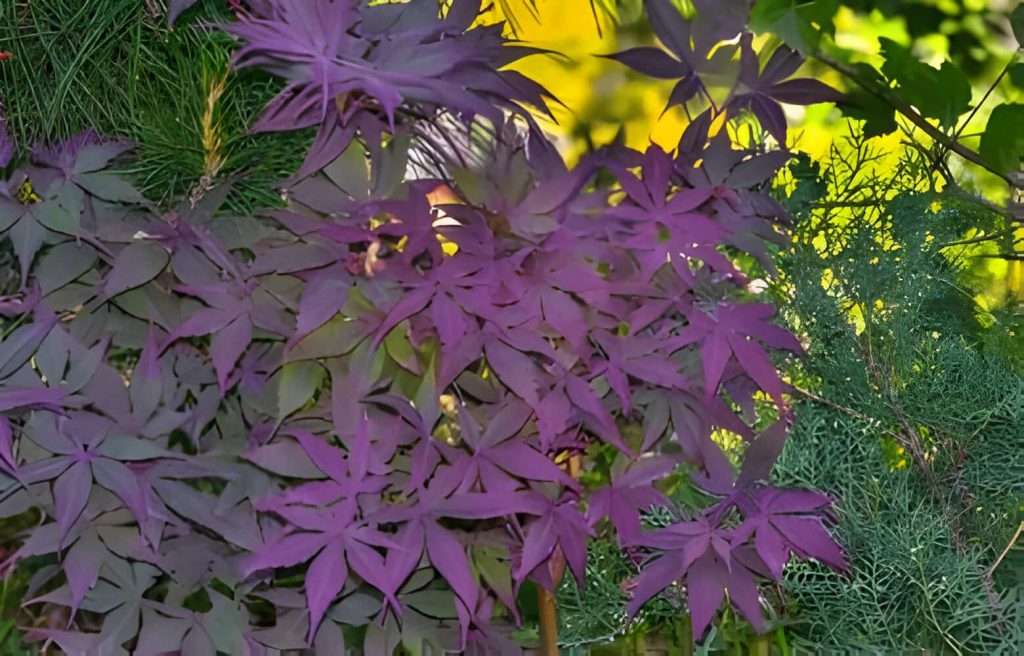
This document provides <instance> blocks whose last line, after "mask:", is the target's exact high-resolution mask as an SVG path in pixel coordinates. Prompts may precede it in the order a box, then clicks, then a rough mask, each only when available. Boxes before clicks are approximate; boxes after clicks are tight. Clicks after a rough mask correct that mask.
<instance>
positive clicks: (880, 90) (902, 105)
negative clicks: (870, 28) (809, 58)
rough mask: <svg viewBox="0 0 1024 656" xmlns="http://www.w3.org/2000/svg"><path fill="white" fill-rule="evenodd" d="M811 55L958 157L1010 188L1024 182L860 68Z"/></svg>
mask: <svg viewBox="0 0 1024 656" xmlns="http://www.w3.org/2000/svg"><path fill="white" fill-rule="evenodd" d="M814 57H815V59H817V60H818V61H820V62H822V63H823V64H825V65H826V66H828V67H830V68H832V69H834V70H835V71H837V72H839V73H841V74H843V75H845V76H846V77H848V78H850V79H851V80H853V81H854V82H856V83H857V85H858V86H860V87H861V88H863V89H864V90H865V91H867V92H868V93H870V94H871V95H873V96H875V97H876V98H878V99H880V100H882V101H883V102H886V103H888V104H889V105H892V107H893V108H894V109H895V110H896V111H897V112H899V113H900V114H902V115H903V116H905V117H906V118H907V119H908V120H909V121H910V122H911V123H913V124H914V125H916V126H917V127H919V128H920V129H921V130H922V131H924V133H925V134H927V135H928V136H929V137H931V138H932V139H934V140H935V141H936V142H938V143H940V144H942V145H943V146H945V147H946V149H947V150H951V151H953V152H954V153H956V154H957V155H960V156H961V157H963V158H964V159H966V160H967V161H969V162H972V163H974V164H977V165H978V166H980V167H982V168H983V169H985V170H986V171H989V172H990V173H993V174H995V175H997V176H999V177H1000V178H1001V179H1002V180H1004V181H1005V182H1006V184H1008V185H1010V187H1012V188H1015V189H1022V188H1024V182H1021V181H1019V180H1016V179H1014V178H1013V177H1011V176H1009V175H1007V174H1006V173H1005V172H1003V171H1000V170H999V169H997V168H996V167H994V166H992V165H991V164H989V163H988V162H986V161H985V160H984V159H982V158H981V156H980V155H979V154H978V153H976V152H974V151H973V150H971V149H970V148H968V147H966V146H964V145H963V144H962V143H960V142H959V141H957V140H956V139H955V138H953V137H950V136H949V135H948V134H946V133H945V132H943V131H942V130H940V129H938V128H937V127H935V126H934V125H932V124H931V123H929V122H928V121H927V119H925V118H924V117H923V116H921V115H920V114H919V113H917V111H915V110H914V108H913V107H911V106H910V105H909V104H907V102H906V101H904V100H903V99H902V98H900V97H899V96H898V95H896V94H895V93H893V92H892V91H890V90H889V89H887V88H884V87H882V86H881V85H879V84H877V83H875V82H874V81H873V80H868V79H865V77H864V76H863V75H862V74H861V72H860V71H858V70H857V69H856V68H854V67H853V66H850V65H849V64H846V63H845V62H841V61H838V60H836V59H832V58H831V57H829V56H828V55H826V54H824V53H815V55H814Z"/></svg>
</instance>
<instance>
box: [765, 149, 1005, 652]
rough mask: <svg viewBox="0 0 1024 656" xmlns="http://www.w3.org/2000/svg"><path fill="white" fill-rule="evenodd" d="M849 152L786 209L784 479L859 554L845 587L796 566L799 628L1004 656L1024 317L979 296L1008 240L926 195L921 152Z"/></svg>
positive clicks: (810, 635)
mask: <svg viewBox="0 0 1024 656" xmlns="http://www.w3.org/2000/svg"><path fill="white" fill-rule="evenodd" d="M848 146H852V148H849V147H847V148H843V149H842V152H840V150H839V148H837V150H836V153H835V154H836V156H835V157H833V158H832V159H831V162H830V164H829V165H827V166H826V167H824V168H823V169H822V170H820V171H815V170H813V169H812V168H811V167H809V166H807V165H806V163H804V165H803V166H802V167H801V166H798V167H796V168H795V169H794V175H795V178H796V180H797V182H796V186H795V189H792V190H791V193H790V195H789V196H788V198H787V201H788V202H789V204H790V206H791V209H792V210H793V211H794V214H795V216H796V220H797V221H796V244H795V246H794V247H793V248H792V249H791V251H790V252H789V253H788V254H787V255H786V257H785V260H784V264H783V270H784V271H785V272H786V274H787V275H786V278H787V280H786V282H785V283H784V284H783V287H784V289H781V290H779V291H780V293H781V294H784V295H785V296H786V297H787V298H790V299H791V300H792V303H791V304H790V305H789V306H788V307H789V308H790V320H791V322H792V324H793V325H794V326H795V327H796V328H797V329H798V330H799V331H800V332H802V333H803V335H804V337H805V339H806V341H807V343H808V344H809V349H808V357H807V358H806V360H804V362H803V364H802V365H801V366H800V367H799V369H798V370H796V371H794V372H793V373H792V381H793V387H794V389H795V391H796V393H795V397H796V398H801V397H802V399H803V400H802V401H801V402H800V403H799V405H798V407H797V412H796V416H797V418H798V419H797V423H796V426H795V427H794V431H793V438H792V439H791V440H790V442H789V443H788V444H787V446H786V448H785V450H784V452H783V454H782V457H781V459H780V461H779V465H778V467H777V469H776V476H778V478H779V480H780V482H782V483H784V484H786V485H810V486H815V487H818V488H821V489H825V490H828V491H829V492H831V493H833V494H834V495H836V496H837V498H839V499H840V504H839V515H840V526H841V527H842V532H843V536H844V538H845V544H846V546H847V548H848V549H849V551H850V554H851V557H852V568H851V574H850V577H851V578H844V577H839V576H834V575H832V574H830V573H828V572H826V571H825V570H824V569H823V568H820V567H818V566H814V565H811V566H799V567H795V568H793V569H791V570H790V571H789V574H788V579H787V592H788V593H789V595H790V599H789V603H790V604H791V605H790V607H789V608H787V611H788V613H787V615H788V616H789V617H791V618H794V621H795V624H794V626H793V627H792V631H793V632H794V633H796V634H797V635H798V636H799V637H800V639H802V640H803V641H804V642H806V643H808V644H811V645H814V646H815V647H816V648H830V647H832V648H834V647H844V648H854V647H863V648H871V649H908V648H918V649H932V650H936V651H937V652H938V653H985V654H989V653H1016V652H1015V649H1016V648H1017V647H1019V645H1020V644H1022V643H1021V639H1022V634H1021V632H1020V631H1021V623H1020V621H1021V604H1020V599H1019V593H1018V592H1017V589H1018V587H1019V584H1018V581H1019V576H1020V573H1021V570H1020V568H1019V566H1017V562H1018V560H1019V559H1018V558H1015V554H1013V553H1012V552H1011V553H1010V554H1009V556H1008V557H1006V558H1004V559H1002V560H999V558H1000V554H1001V553H1002V552H1003V550H1004V548H1005V547H1006V546H1007V544H1008V543H1009V542H1010V540H1011V538H1012V536H1013V534H1014V532H1015V529H1016V528H1017V527H1018V526H1019V525H1020V522H1021V519H1022V518H1024V517H1022V513H1021V508H1022V506H1021V502H1022V500H1024V451H1022V449H1021V437H1022V435H1024V433H1022V426H1024V381H1022V379H1021V376H1020V371H1019V370H1018V369H1015V368H1014V362H1013V358H1012V357H1011V356H1012V352H1011V351H1009V350H1008V349H1007V344H1009V343H1011V342H1012V339H1013V336H1014V335H1015V334H1017V333H1019V331H1020V325H1019V321H1015V319H1014V315H1013V313H1012V311H1010V310H1008V309H1007V308H1005V307H1004V308H997V309H994V310H993V309H991V308H986V307H984V305H983V304H980V303H979V302H978V300H977V293H978V288H980V286H981V283H982V282H983V280H982V279H981V278H980V277H979V274H978V271H979V263H983V262H984V261H985V257H984V256H985V255H986V253H987V252H989V251H990V250H992V249H995V248H997V247H998V246H999V244H998V242H999V241H1000V240H1004V239H1012V231H1007V228H1008V227H1009V226H1007V225H1006V224H1005V222H1004V219H1003V217H1002V216H1000V215H999V214H998V213H996V212H993V211H992V210H991V209H989V208H988V207H986V206H985V204H984V202H983V201H980V200H979V199H976V198H973V197H971V196H969V195H968V194H965V193H963V192H961V191H959V190H957V189H955V188H953V189H950V190H947V191H945V192H943V193H938V192H936V191H934V190H933V187H934V185H933V177H932V170H931V167H930V166H929V163H928V162H927V161H926V160H923V159H922V160H915V159H914V157H913V156H910V157H908V158H907V159H905V160H904V161H902V162H901V163H900V164H899V165H898V166H897V167H896V169H895V172H893V171H889V172H887V173H885V174H884V175H882V174H877V173H876V171H877V168H876V167H875V166H874V163H875V162H877V161H879V159H880V158H881V157H882V154H881V153H878V152H874V151H873V150H872V148H871V147H870V145H869V142H867V141H865V140H864V139H862V138H860V137H858V136H857V135H854V136H853V137H851V141H850V143H849V144H848ZM851 153H852V154H851ZM1003 246H1005V244H1003ZM1015 645H1016V647H1015Z"/></svg>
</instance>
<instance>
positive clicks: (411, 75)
mask: <svg viewBox="0 0 1024 656" xmlns="http://www.w3.org/2000/svg"><path fill="white" fill-rule="evenodd" d="M479 9H480V2H479V0H456V2H455V3H454V7H453V8H452V9H450V10H449V11H448V12H447V13H446V15H445V18H444V19H442V20H440V21H439V20H438V19H437V16H436V13H437V7H436V3H434V2H433V0H414V2H412V3H407V4H403V5H402V6H397V5H389V4H383V5H378V6H371V7H366V6H364V5H363V3H362V2H359V1H358V0H338V1H337V2H335V1H333V0H314V1H311V2H308V3H303V4H299V5H295V4H289V3H286V2H283V1H280V0H268V2H266V3H260V4H259V5H256V6H254V7H253V11H252V13H251V14H243V15H241V16H240V20H239V22H238V23H234V24H230V25H227V26H225V29H226V30H227V31H228V32H229V33H231V34H233V35H235V36H236V37H238V38H239V39H240V40H242V41H243V42H244V43H245V45H244V46H243V47H242V48H241V49H240V50H239V51H238V53H237V54H236V57H235V61H236V64H237V65H238V66H243V67H244V66H258V67H261V68H266V69H267V70H269V71H271V72H272V73H274V74H276V75H279V76H281V77H284V78H285V79H287V80H288V81H289V82H288V85H287V86H286V87H285V89H284V90H283V91H282V92H281V93H280V94H279V95H278V96H277V97H276V98H275V99H274V100H273V101H271V103H270V104H269V105H268V106H267V108H266V109H265V111H264V113H263V115H262V116H261V117H260V119H259V121H258V122H257V124H256V125H255V126H253V129H254V130H268V131H281V130H294V129H296V128H303V127H310V126H314V125H319V126H320V135H319V136H318V138H317V144H318V145H316V146H314V149H313V151H311V156H312V155H314V154H315V159H313V160H309V159H307V162H306V164H305V165H304V166H303V168H302V171H301V174H302V175H303V176H305V175H308V174H309V173H312V172H314V171H316V170H318V169H319V168H321V167H322V166H324V165H326V164H328V163H329V162H331V161H332V160H334V158H335V157H337V156H338V155H339V154H340V153H341V152H342V151H343V150H344V149H345V148H346V146H347V145H348V143H349V142H350V140H351V139H352V138H353V137H354V136H355V133H354V131H352V130H348V129H347V126H349V125H350V124H351V125H352V126H353V127H356V126H359V125H360V121H362V120H363V118H361V116H362V115H364V114H367V113H370V114H372V113H374V112H376V111H377V110H378V108H379V112H380V114H381V116H380V117H379V118H380V119H381V120H382V121H383V122H384V126H386V127H387V128H389V129H390V130H391V131H394V128H395V118H396V111H397V110H398V107H399V105H401V104H402V103H403V102H418V103H425V104H427V105H430V106H444V107H446V108H447V109H448V110H449V111H453V112H456V113H461V114H465V115H467V116H484V117H487V118H489V119H490V120H492V122H494V123H495V124H498V123H500V122H501V112H500V109H498V107H505V108H510V109H515V108H516V105H515V104H514V103H513V101H522V102H526V103H529V104H533V105H535V106H537V107H541V108H543V107H544V94H545V92H544V90H543V89H542V88H541V87H540V86H538V85H536V84H535V83H533V82H531V81H529V80H527V79H526V78H523V77H521V76H517V75H515V74H514V73H511V72H508V73H506V72H499V71H498V70H497V69H498V68H499V67H501V66H504V65H506V64H508V63H510V62H511V61H514V60H516V59H519V58H521V57H523V56H525V55H527V54H530V52H531V51H530V50H528V49H526V48H515V49H513V48H503V40H502V38H501V34H500V27H496V26H491V27H474V28H470V25H471V22H472V21H473V19H475V17H476V14H477V13H478V12H479ZM442 39H444V41H443V42H442ZM369 125H370V124H369V123H364V124H363V129H364V130H365V129H366V128H367V127H369ZM371 129H373V130H374V131H376V132H379V131H380V128H379V127H377V128H371ZM328 137H329V138H328Z"/></svg>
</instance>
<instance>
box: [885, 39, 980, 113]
mask: <svg viewBox="0 0 1024 656" xmlns="http://www.w3.org/2000/svg"><path fill="white" fill-rule="evenodd" d="M879 42H880V43H881V44H882V54H883V55H884V56H885V63H883V64H882V72H883V73H884V74H885V75H886V77H887V78H889V80H894V81H895V82H896V83H897V84H898V85H899V87H898V88H897V90H896V92H897V93H898V94H899V95H900V96H901V97H902V98H903V99H904V100H906V101H907V102H908V103H910V104H911V105H913V106H914V107H916V108H917V110H918V111H919V112H921V114H922V115H924V116H927V117H929V118H935V119H938V120H939V121H941V122H942V124H943V125H947V126H952V125H954V124H955V123H956V120H957V118H959V116H960V115H961V114H963V113H964V112H966V111H967V110H968V108H969V106H970V103H971V84H970V82H968V81H967V76H966V75H964V74H963V72H962V71H961V70H960V69H959V68H957V66H956V65H955V64H953V63H951V62H943V63H942V67H941V68H938V69H936V68H933V67H931V66H929V65H928V64H925V63H924V62H922V61H919V60H918V59H917V58H916V57H914V55H913V53H911V52H910V50H909V49H907V48H904V47H903V46H901V45H900V44H898V43H896V42H895V41H893V40H891V39H886V38H884V37H883V38H880V39H879Z"/></svg>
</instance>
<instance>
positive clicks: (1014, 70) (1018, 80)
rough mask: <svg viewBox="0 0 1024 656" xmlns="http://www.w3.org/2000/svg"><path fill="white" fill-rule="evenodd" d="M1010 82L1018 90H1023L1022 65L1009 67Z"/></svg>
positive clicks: (1023, 70) (1023, 66)
mask: <svg viewBox="0 0 1024 656" xmlns="http://www.w3.org/2000/svg"><path fill="white" fill-rule="evenodd" d="M1010 81H1011V82H1013V84H1014V86H1016V87H1017V88H1018V89H1024V64H1014V65H1013V66H1011V67H1010Z"/></svg>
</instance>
